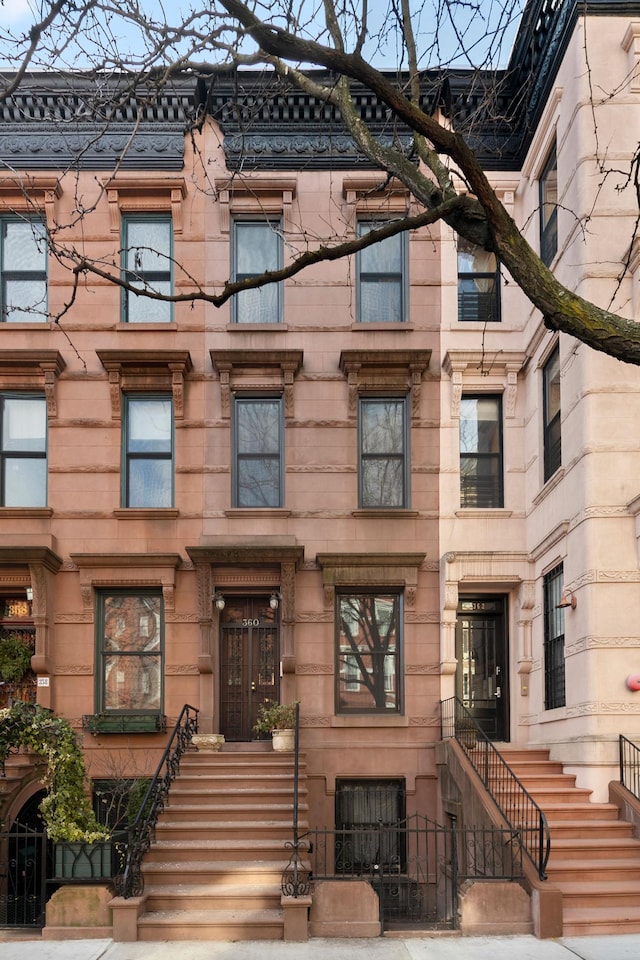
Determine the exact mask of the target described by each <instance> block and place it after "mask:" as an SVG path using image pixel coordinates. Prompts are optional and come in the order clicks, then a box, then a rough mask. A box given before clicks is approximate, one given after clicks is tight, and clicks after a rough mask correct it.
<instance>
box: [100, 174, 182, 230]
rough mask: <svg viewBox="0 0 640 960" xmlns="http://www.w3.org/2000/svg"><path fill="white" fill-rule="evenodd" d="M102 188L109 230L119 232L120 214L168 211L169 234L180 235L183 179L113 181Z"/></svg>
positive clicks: (160, 178) (151, 178) (139, 178)
mask: <svg viewBox="0 0 640 960" xmlns="http://www.w3.org/2000/svg"><path fill="white" fill-rule="evenodd" d="M104 188H105V191H106V194H107V200H108V201H109V222H110V225H111V230H112V231H114V232H117V231H119V230H120V214H121V213H131V212H135V211H143V212H144V213H149V212H156V211H165V210H167V211H168V210H170V211H171V220H172V222H173V232H174V233H177V234H180V233H182V201H183V200H184V198H185V197H186V195H187V186H186V183H185V181H184V177H176V178H169V177H164V178H163V177H149V178H144V177H139V176H138V177H131V178H128V179H127V178H125V177H113V178H111V179H109V180H106V181H105V183H104Z"/></svg>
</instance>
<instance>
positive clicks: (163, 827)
mask: <svg viewBox="0 0 640 960" xmlns="http://www.w3.org/2000/svg"><path fill="white" fill-rule="evenodd" d="M292 829H293V826H292V820H291V817H289V820H288V821H286V820H271V819H269V820H266V819H265V820H213V819H209V818H207V819H203V820H191V821H189V820H183V821H175V820H169V821H167V820H163V821H159V822H158V824H157V826H156V837H157V840H158V842H163V841H175V842H178V841H183V840H184V841H189V840H212V841H213V840H216V839H225V840H234V841H240V840H242V839H245V840H246V841H249V842H251V844H253V843H254V842H255V840H256V839H261V840H265V841H266V840H282V841H283V842H284V841H285V840H290V839H291V834H292ZM300 829H301V830H306V829H307V826H306V825H305V824H300Z"/></svg>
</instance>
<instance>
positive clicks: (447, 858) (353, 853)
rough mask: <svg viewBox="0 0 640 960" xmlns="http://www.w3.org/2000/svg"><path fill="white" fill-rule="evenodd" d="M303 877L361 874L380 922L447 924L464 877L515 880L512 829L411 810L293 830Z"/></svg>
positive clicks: (518, 852)
mask: <svg viewBox="0 0 640 960" xmlns="http://www.w3.org/2000/svg"><path fill="white" fill-rule="evenodd" d="M300 845H301V846H303V847H304V849H305V850H306V852H307V856H308V860H309V866H308V869H309V871H310V874H309V877H308V879H309V883H310V886H312V885H313V883H315V882H317V881H321V880H344V881H351V880H366V881H368V882H369V883H370V884H371V885H372V887H373V889H374V890H375V891H376V892H377V893H378V896H379V902H380V919H381V921H382V924H383V927H386V926H388V925H389V924H393V923H394V922H400V921H401V922H410V923H419V924H422V925H425V926H429V927H431V928H453V927H455V925H456V919H457V913H458V887H459V884H460V883H461V882H462V881H464V880H467V879H474V880H486V879H491V880H496V879H501V880H519V879H521V878H522V847H521V844H520V838H519V835H518V834H517V833H515V832H513V831H509V830H503V829H500V828H497V827H496V828H493V829H485V828H478V827H458V826H456V825H455V824H453V825H452V826H442V825H440V824H437V823H434V822H433V821H430V820H428V819H427V818H426V817H423V816H421V815H419V814H414V815H413V816H411V817H408V818H406V819H403V820H400V821H398V822H397V823H393V824H382V823H380V824H378V826H377V827H368V828H349V829H326V830H322V829H314V830H310V831H308V833H306V834H304V835H303V836H302V837H300Z"/></svg>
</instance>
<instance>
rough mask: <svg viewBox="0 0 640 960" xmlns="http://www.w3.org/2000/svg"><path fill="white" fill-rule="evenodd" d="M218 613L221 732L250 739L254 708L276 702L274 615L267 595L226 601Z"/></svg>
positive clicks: (277, 660)
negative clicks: (271, 701) (265, 703)
mask: <svg viewBox="0 0 640 960" xmlns="http://www.w3.org/2000/svg"><path fill="white" fill-rule="evenodd" d="M225 601H226V606H225V608H224V610H223V611H222V613H221V615H220V683H221V688H220V732H221V733H223V734H224V736H225V739H226V740H251V739H255V734H254V733H253V725H254V724H255V722H256V720H257V714H258V707H259V706H260V704H261V703H264V702H265V700H277V699H278V687H279V670H280V645H279V630H278V622H277V616H278V611H277V610H272V609H271V607H270V606H269V597H233V596H231V597H229V596H226V597H225Z"/></svg>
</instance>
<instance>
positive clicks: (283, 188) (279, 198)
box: [215, 175, 298, 233]
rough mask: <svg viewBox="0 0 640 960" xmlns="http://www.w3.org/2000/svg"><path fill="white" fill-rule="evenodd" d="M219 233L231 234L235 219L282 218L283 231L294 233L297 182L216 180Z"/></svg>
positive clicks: (279, 179)
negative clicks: (233, 219) (294, 204)
mask: <svg viewBox="0 0 640 960" xmlns="http://www.w3.org/2000/svg"><path fill="white" fill-rule="evenodd" d="M215 185H216V190H217V192H218V202H219V211H220V232H221V233H229V232H230V230H231V219H232V217H234V216H237V217H243V216H244V217H247V216H257V217H268V216H272V217H275V216H278V217H282V226H283V229H284V230H285V231H286V232H287V233H290V232H292V229H293V222H292V210H293V201H294V199H295V196H296V191H297V186H298V181H297V179H296V178H295V177H292V176H290V175H289V176H286V177H278V176H268V177H264V176H245V175H243V176H239V177H237V178H235V177H234V178H232V179H231V180H229V179H228V178H225V179H224V180H216V182H215Z"/></svg>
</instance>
